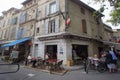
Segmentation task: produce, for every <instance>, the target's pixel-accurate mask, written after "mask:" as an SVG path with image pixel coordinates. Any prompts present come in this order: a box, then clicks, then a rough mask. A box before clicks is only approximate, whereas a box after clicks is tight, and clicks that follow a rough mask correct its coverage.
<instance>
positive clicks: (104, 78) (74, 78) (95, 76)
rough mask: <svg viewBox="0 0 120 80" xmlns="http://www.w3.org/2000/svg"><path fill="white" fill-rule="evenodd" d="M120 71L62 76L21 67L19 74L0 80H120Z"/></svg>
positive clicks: (74, 73)
mask: <svg viewBox="0 0 120 80" xmlns="http://www.w3.org/2000/svg"><path fill="white" fill-rule="evenodd" d="M119 79H120V71H119V72H118V73H108V72H105V73H99V72H97V71H90V72H89V74H85V73H84V71H83V70H74V71H69V72H67V73H66V74H65V75H63V76H60V75H56V74H50V73H46V72H42V71H40V70H30V69H27V68H24V67H21V68H20V70H19V72H17V73H14V74H0V80H119Z"/></svg>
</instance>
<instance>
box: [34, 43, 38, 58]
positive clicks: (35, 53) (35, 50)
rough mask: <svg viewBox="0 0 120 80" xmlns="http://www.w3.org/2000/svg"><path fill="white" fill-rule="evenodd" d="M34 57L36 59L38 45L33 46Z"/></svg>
mask: <svg viewBox="0 0 120 80" xmlns="http://www.w3.org/2000/svg"><path fill="white" fill-rule="evenodd" d="M34 57H35V58H37V57H38V44H35V49H34Z"/></svg>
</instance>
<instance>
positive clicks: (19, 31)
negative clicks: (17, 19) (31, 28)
mask: <svg viewBox="0 0 120 80" xmlns="http://www.w3.org/2000/svg"><path fill="white" fill-rule="evenodd" d="M20 36H21V29H20V27H19V28H18V33H17V38H18V39H20Z"/></svg>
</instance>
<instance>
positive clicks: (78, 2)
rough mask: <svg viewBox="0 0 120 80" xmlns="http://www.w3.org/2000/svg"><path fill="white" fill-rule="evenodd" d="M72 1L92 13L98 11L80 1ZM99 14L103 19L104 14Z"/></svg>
mask: <svg viewBox="0 0 120 80" xmlns="http://www.w3.org/2000/svg"><path fill="white" fill-rule="evenodd" d="M71 1H73V2H75V3H76V4H78V5H81V6H83V7H85V8H87V9H88V10H90V11H91V12H94V11H96V10H95V9H94V8H92V7H90V6H88V5H87V4H85V3H83V2H82V1H80V0H71ZM99 14H100V16H101V17H103V16H104V15H103V14H102V13H99Z"/></svg>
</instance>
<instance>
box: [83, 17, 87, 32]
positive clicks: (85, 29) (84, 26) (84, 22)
mask: <svg viewBox="0 0 120 80" xmlns="http://www.w3.org/2000/svg"><path fill="white" fill-rule="evenodd" d="M82 30H83V33H87V26H86V20H85V19H82Z"/></svg>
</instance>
